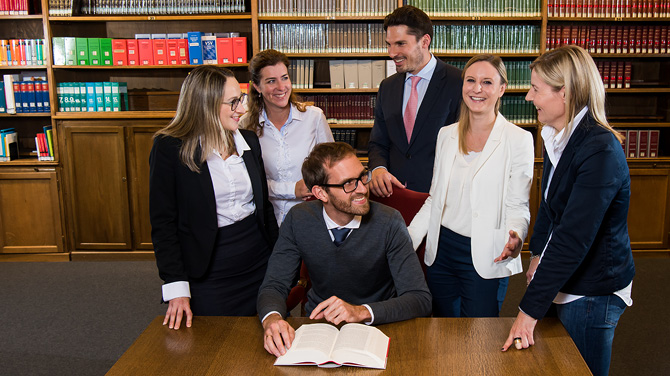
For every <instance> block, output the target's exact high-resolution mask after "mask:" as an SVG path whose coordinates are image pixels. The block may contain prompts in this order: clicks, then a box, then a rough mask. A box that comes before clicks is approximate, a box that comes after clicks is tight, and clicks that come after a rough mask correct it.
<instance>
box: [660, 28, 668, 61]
mask: <svg viewBox="0 0 670 376" xmlns="http://www.w3.org/2000/svg"><path fill="white" fill-rule="evenodd" d="M661 29H662V30H661V53H662V54H667V53H668V26H667V25H663V26H661Z"/></svg>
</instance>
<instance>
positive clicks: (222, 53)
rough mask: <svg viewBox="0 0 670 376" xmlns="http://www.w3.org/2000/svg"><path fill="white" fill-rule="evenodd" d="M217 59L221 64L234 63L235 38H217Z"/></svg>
mask: <svg viewBox="0 0 670 376" xmlns="http://www.w3.org/2000/svg"><path fill="white" fill-rule="evenodd" d="M216 58H217V60H218V63H219V64H232V63H233V38H216Z"/></svg>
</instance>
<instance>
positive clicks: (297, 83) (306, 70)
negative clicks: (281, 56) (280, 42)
mask: <svg viewBox="0 0 670 376" xmlns="http://www.w3.org/2000/svg"><path fill="white" fill-rule="evenodd" d="M288 76H289V77H291V86H292V87H293V88H294V89H314V60H311V59H310V60H291V65H289V67H288Z"/></svg>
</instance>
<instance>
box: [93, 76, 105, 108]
mask: <svg viewBox="0 0 670 376" xmlns="http://www.w3.org/2000/svg"><path fill="white" fill-rule="evenodd" d="M95 110H96V111H105V94H104V93H103V88H102V82H96V83H95Z"/></svg>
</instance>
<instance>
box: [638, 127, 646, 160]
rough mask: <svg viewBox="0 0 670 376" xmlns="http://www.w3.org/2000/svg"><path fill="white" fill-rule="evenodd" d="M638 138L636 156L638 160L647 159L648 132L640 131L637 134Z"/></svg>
mask: <svg viewBox="0 0 670 376" xmlns="http://www.w3.org/2000/svg"><path fill="white" fill-rule="evenodd" d="M637 138H638V140H637V141H638V142H637V143H638V145H639V146H638V148H637V156H638V158H648V157H649V131H648V130H641V131H638V133H637Z"/></svg>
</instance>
